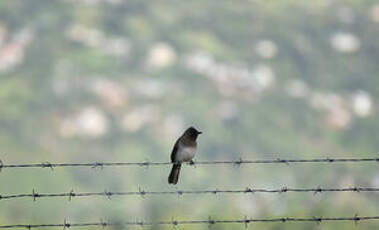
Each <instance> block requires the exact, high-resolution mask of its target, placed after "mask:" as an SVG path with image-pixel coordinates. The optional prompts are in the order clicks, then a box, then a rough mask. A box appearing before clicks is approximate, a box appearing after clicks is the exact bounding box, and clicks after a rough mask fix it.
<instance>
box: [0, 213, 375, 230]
mask: <svg viewBox="0 0 379 230" xmlns="http://www.w3.org/2000/svg"><path fill="white" fill-rule="evenodd" d="M377 220H379V216H358V215H355V216H353V217H304V218H303V217H281V218H261V219H252V218H247V217H245V218H243V219H212V218H211V217H209V218H208V219H204V220H182V221H178V220H171V221H152V222H145V221H137V220H136V221H132V222H123V223H116V222H106V221H103V220H101V221H100V222H88V223H69V222H68V221H67V220H66V219H65V220H64V222H63V223H62V224H15V225H0V229H5V228H7V229H10V228H27V229H32V228H49V227H50V228H51V227H61V228H63V229H66V228H76V227H96V226H98V227H106V226H130V225H131V226H141V227H142V226H151V225H173V226H174V227H176V226H178V225H201V224H205V225H208V226H211V225H215V224H244V225H245V226H247V224H251V223H258V222H260V223H275V222H276V223H277V222H279V223H289V222H297V223H298V222H314V223H317V224H320V223H322V222H347V221H353V222H354V223H356V224H358V222H359V221H377Z"/></svg>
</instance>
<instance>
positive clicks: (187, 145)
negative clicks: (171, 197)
mask: <svg viewBox="0 0 379 230" xmlns="http://www.w3.org/2000/svg"><path fill="white" fill-rule="evenodd" d="M199 134H201V132H200V131H198V130H196V129H195V128H194V127H189V128H188V129H187V130H186V131H185V132H184V133H183V135H182V136H181V137H179V139H178V140H177V141H176V142H175V145H174V148H173V149H172V151H171V162H172V163H173V166H172V169H171V173H170V175H169V177H168V183H169V184H176V183H178V179H179V173H180V168H181V163H182V162H188V161H192V159H193V157H194V156H195V154H196V149H197V142H196V139H197V137H198V135H199Z"/></svg>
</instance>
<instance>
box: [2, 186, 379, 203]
mask: <svg viewBox="0 0 379 230" xmlns="http://www.w3.org/2000/svg"><path fill="white" fill-rule="evenodd" d="M287 192H297V193H299V192H303V193H306V192H312V193H314V194H317V193H323V192H379V188H369V187H349V188H321V187H320V186H319V187H317V188H288V187H281V188H279V189H262V188H258V189H254V188H249V187H247V188H245V189H239V190H220V189H214V190H178V191H145V190H142V189H139V191H135V192H109V191H107V190H105V191H104V192H83V193H80V192H74V191H73V190H71V191H70V192H68V193H37V192H36V191H35V190H34V189H33V191H32V193H27V194H13V195H5V196H3V195H0V200H10V199H17V198H25V197H32V198H33V200H34V201H35V200H36V199H37V198H48V197H50V198H52V197H68V198H69V200H71V199H72V198H73V197H92V196H104V197H107V198H109V199H111V197H112V196H137V195H138V196H145V195H184V194H214V195H216V194H238V193H244V194H248V193H250V194H254V193H287Z"/></svg>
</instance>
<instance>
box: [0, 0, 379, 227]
mask: <svg viewBox="0 0 379 230" xmlns="http://www.w3.org/2000/svg"><path fill="white" fill-rule="evenodd" d="M378 37H379V4H378V2H377V1H374V0H372V1H369V0H367V1H364V0H349V1H337V0H318V1H301V0H299V1H296V0H281V1H274V0H265V1H263V0H261V1H259V0H256V1H247V0H245V1H239V0H237V1H226V0H221V1H208V0H203V1H197V0H195V1H172V0H170V1H163V0H156V1H141V0H33V1H31V0H2V1H0V159H1V160H2V161H3V162H4V163H5V164H11V163H15V164H20V163H41V162H46V161H49V162H59V163H63V162H96V161H105V162H141V161H146V160H150V161H160V162H162V161H169V155H170V152H171V148H172V145H173V144H174V142H175V140H176V138H177V137H178V136H179V135H181V133H182V132H183V131H184V130H185V129H186V128H187V127H188V126H190V125H194V126H195V127H197V128H198V129H199V130H201V131H203V133H204V134H203V135H201V136H200V138H199V150H198V154H197V156H196V158H195V160H198V161H202V160H236V159H239V158H240V157H242V158H244V159H276V158H279V157H280V158H320V157H376V156H378V154H377V152H378V149H379V141H378V140H379V119H377V98H378V96H379V65H378V60H379V42H378ZM169 170H170V168H169V167H150V168H143V167H120V168H104V169H103V170H100V169H89V168H80V169H78V168H75V169H68V168H56V169H54V170H53V171H51V170H50V169H4V170H3V171H2V172H1V173H0V194H2V195H6V194H15V193H30V192H31V191H32V189H35V190H36V191H37V192H40V193H54V192H69V191H70V190H71V189H73V190H74V191H75V192H102V191H104V189H106V190H108V191H138V189H139V188H142V189H144V190H149V191H162V190H163V191H166V190H167V191H172V190H173V191H176V190H177V189H189V190H203V189H216V188H218V189H244V188H246V187H247V186H250V187H253V188H280V187H282V186H289V187H317V186H322V187H337V188H338V187H350V186H372V187H375V186H376V187H378V186H379V172H378V167H377V164H375V163H362V164H307V165H301V164H298V165H295V164H293V165H289V166H288V165H284V164H283V165H243V166H240V167H233V166H196V167H192V166H187V165H185V166H184V167H183V170H182V173H181V178H180V181H179V184H178V185H177V186H169V185H168V184H167V176H168V173H169ZM378 204H379V197H378V196H377V195H376V194H374V193H371V194H370V193H323V194H317V195H313V194H312V193H309V194H308V193H307V194H293V193H290V194H254V195H251V194H250V195H244V194H240V195H183V196H181V197H178V196H175V195H173V196H146V197H145V198H141V197H138V196H137V197H132V196H131V197H113V198H112V199H111V200H108V199H107V198H105V197H95V198H73V200H72V201H71V202H69V201H68V200H67V199H66V198H53V199H39V200H37V201H36V202H33V200H32V199H18V200H3V201H0V224H17V223H26V224H29V223H30V224H33V223H34V224H39V223H63V219H64V218H67V219H68V220H70V221H72V222H92V221H95V222H96V221H99V219H100V218H105V219H106V220H109V221H122V220H123V221H135V220H139V221H140V220H146V221H150V220H152V221H153V220H172V218H175V219H177V220H187V219H208V216H212V217H213V218H216V219H229V218H230V219H234V218H237V219H240V218H243V217H244V216H247V217H251V218H270V217H278V216H298V217H307V216H319V215H320V216H354V215H355V214H356V213H358V214H359V215H368V216H370V215H378V214H379V206H378ZM321 226H322V229H326V230H329V229H330V230H331V229H333V230H335V229H349V228H353V227H354V223H351V222H347V223H323V224H321ZM375 226H376V227H378V226H379V224H378V222H375V221H373V222H366V223H360V224H358V225H357V227H354V229H374V228H375ZM231 227H233V229H234V228H235V229H243V228H244V226H243V225H232V226H231V225H217V226H214V228H215V229H230V228H231ZM254 227H256V228H259V229H264V230H266V229H319V228H320V226H318V225H317V224H310V223H298V224H281V223H278V224H270V223H265V224H251V225H250V228H251V229H252V228H254ZM135 228H136V229H137V228H138V229H139V228H140V227H135ZM144 228H148V227H144ZM168 228H171V226H163V227H152V229H168ZM179 228H180V229H207V228H208V226H207V225H199V226H179Z"/></svg>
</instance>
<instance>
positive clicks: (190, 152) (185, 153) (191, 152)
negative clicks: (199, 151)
mask: <svg viewBox="0 0 379 230" xmlns="http://www.w3.org/2000/svg"><path fill="white" fill-rule="evenodd" d="M195 154H196V148H194V147H184V148H180V149H179V151H178V154H177V158H176V161H179V162H185V161H191V160H192V159H193V157H194V156H195Z"/></svg>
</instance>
